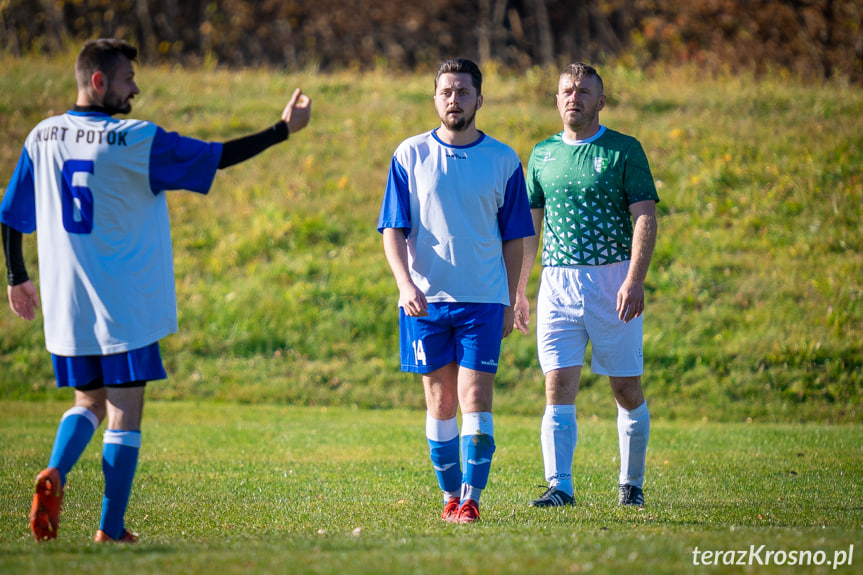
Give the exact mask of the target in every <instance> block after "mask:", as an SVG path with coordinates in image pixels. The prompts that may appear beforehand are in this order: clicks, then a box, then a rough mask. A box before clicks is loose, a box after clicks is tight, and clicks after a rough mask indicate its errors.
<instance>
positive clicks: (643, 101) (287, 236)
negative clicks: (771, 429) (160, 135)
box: [0, 56, 863, 422]
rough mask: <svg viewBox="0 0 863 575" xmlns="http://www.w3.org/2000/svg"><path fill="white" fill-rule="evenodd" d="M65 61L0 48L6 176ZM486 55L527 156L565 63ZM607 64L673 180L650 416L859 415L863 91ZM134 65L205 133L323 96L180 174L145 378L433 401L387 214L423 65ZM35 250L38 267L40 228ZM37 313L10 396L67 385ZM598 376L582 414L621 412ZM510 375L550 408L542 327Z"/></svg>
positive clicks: (232, 389)
mask: <svg viewBox="0 0 863 575" xmlns="http://www.w3.org/2000/svg"><path fill="white" fill-rule="evenodd" d="M73 59H74V58H73V57H71V56H69V57H66V58H64V59H55V60H41V59H27V60H13V59H9V58H8V57H5V56H0V67H2V69H3V74H2V76H0V131H2V134H3V136H4V137H3V138H2V141H0V186H2V185H3V183H5V181H6V180H7V179H8V178H9V176H10V175H11V172H12V170H13V169H14V166H15V162H16V161H17V158H18V155H19V153H20V149H21V145H22V144H23V141H24V138H25V137H26V135H27V133H28V131H29V130H30V128H32V126H33V125H35V123H36V122H38V121H39V120H40V119H41V118H42V117H44V116H46V115H48V114H52V113H59V112H62V111H64V110H65V109H67V108H68V107H69V106H70V105H71V103H72V101H73V98H74V93H75V89H74V82H73V76H72V73H71V66H72V61H73ZM485 72H486V75H487V79H486V83H485V85H484V92H485V94H486V96H485V98H486V100H485V106H484V107H483V109H482V110H481V111H480V112H479V114H478V126H479V127H480V129H482V130H484V131H486V132H488V133H489V134H491V135H493V136H495V137H497V138H498V139H501V140H503V141H505V142H507V143H509V144H510V145H512V146H513V147H514V148H515V149H516V151H517V152H518V153H519V155H520V156H521V158H522V161H523V162H524V163H525V164H526V163H527V158H528V155H529V153H530V150H531V148H532V146H533V144H534V143H536V142H537V141H539V140H540V139H542V138H544V137H546V136H547V135H550V134H551V133H553V132H556V131H558V130H559V129H560V123H559V118H558V116H557V112H556V110H555V108H554V106H553V99H552V94H553V92H554V89H555V85H556V74H555V73H554V72H553V71H552V72H541V71H538V70H537V71H535V72H533V73H531V74H528V75H526V76H523V77H509V76H507V75H505V74H503V73H502V72H503V71H496V70H494V69H492V68H487V69H486V70H485ZM600 72H602V73H603V75H604V79H605V81H606V87H607V93H608V95H609V105H608V106H607V108H606V110H605V111H604V112H603V113H602V118H601V119H602V122H603V123H604V124H606V125H608V126H609V127H611V128H614V129H618V130H620V131H623V132H627V133H630V134H632V135H634V136H636V137H638V138H639V139H640V140H641V141H642V143H643V144H644V147H645V149H646V151H647V155H648V158H649V159H650V161H651V166H652V169H653V171H654V175H655V177H656V179H657V181H658V184H659V186H660V190H659V191H660V196H661V198H662V201H661V203H660V204H659V209H660V231H659V240H658V245H657V249H656V254H655V257H654V261H653V266H652V268H651V272H650V274H649V276H648V290H649V293H648V309H647V315H646V322H645V361H646V366H645V368H646V373H645V377H644V380H645V386H646V390H647V393H648V396H649V400H650V402H651V411H652V412H653V413H654V414H655V417H660V418H661V417H665V418H676V417H683V418H697V419H705V418H706V419H710V420H735V421H739V420H745V419H747V418H752V419H755V420H770V421H797V420H816V421H858V422H859V421H861V420H863V403H861V395H863V394H861V387H863V385H861V380H863V372H861V366H863V347H861V342H863V271H861V270H863V256H861V250H863V232H861V227H860V222H861V211H863V208H861V204H863V168H861V166H863V92H861V90H860V89H859V88H855V87H850V86H847V85H843V84H842V83H840V82H837V83H832V84H828V85H822V84H819V83H812V82H809V81H806V80H804V81H798V80H793V79H788V78H781V77H776V78H768V79H761V80H758V81H756V80H753V79H752V78H750V77H734V76H727V77H721V78H704V77H700V76H699V75H698V74H696V73H695V72H693V71H691V70H667V71H664V72H662V73H659V74H656V75H654V76H651V77H646V76H644V75H642V74H641V73H639V72H638V71H633V70H627V69H623V68H611V67H609V68H606V69H604V70H600ZM138 80H139V85H140V86H141V89H142V94H141V95H140V96H139V97H138V98H137V99H136V103H135V112H134V115H135V116H136V117H140V118H145V119H149V120H153V121H155V122H157V123H159V124H160V125H162V126H164V127H165V128H167V129H169V130H177V131H180V132H182V133H184V134H186V135H191V136H196V137H199V138H202V139H213V140H226V139H230V138H233V137H237V136H241V135H244V134H246V133H249V132H251V131H253V130H257V129H261V128H263V127H265V126H267V125H269V124H270V123H272V122H273V121H275V119H277V118H278V115H279V113H280V111H281V109H282V107H283V106H284V103H285V101H286V99H287V98H288V97H289V95H290V92H291V90H292V89H293V88H294V87H295V86H301V87H303V88H304V89H305V90H306V91H307V92H308V93H309V94H310V95H311V96H312V98H313V100H314V104H313V105H314V118H313V121H312V125H311V126H310V127H309V128H308V129H307V130H306V131H304V132H302V133H300V134H298V135H296V137H293V138H291V141H289V142H288V143H287V144H284V145H282V146H279V147H277V148H274V149H272V150H268V151H267V152H265V153H264V154H263V155H262V156H260V157H258V158H255V159H254V160H252V161H250V162H247V163H245V164H242V165H239V166H236V167H234V168H232V169H231V170H228V171H225V172H221V173H220V174H219V175H218V176H217V180H216V184H215V186H214V188H213V190H212V192H211V193H210V195H209V196H208V197H201V196H198V195H195V194H189V193H185V192H172V193H171V196H170V200H169V201H170V206H171V213H172V221H173V229H174V248H175V267H176V274H177V291H178V303H179V313H180V333H179V334H176V335H174V336H171V337H169V338H167V339H165V340H164V341H163V344H162V346H163V356H164V358H165V360H166V366H167V368H168V370H169V373H170V379H168V380H167V381H166V382H160V383H157V384H153V385H152V386H151V388H150V390H149V392H148V393H149V394H150V397H154V398H161V399H174V398H212V399H217V400H227V401H241V402H254V403H259V402H260V403H268V402H285V403H293V404H302V405H315V404H317V405H323V404H344V405H357V406H360V407H391V406H400V407H418V406H421V405H422V394H421V389H420V387H419V385H418V382H417V380H416V379H415V378H414V377H413V376H409V375H405V374H401V373H400V372H399V370H398V339H397V311H396V302H395V300H396V296H397V291H396V288H395V285H394V282H393V281H392V278H391V276H390V273H389V270H388V268H387V265H386V262H385V259H384V257H383V252H382V249H381V241H380V237H379V234H378V233H377V231H376V230H375V223H376V220H377V212H378V208H379V205H380V198H381V194H382V191H383V188H384V185H385V182H386V175H387V169H388V166H389V162H390V157H391V154H392V151H393V150H394V149H395V147H396V146H397V145H398V143H399V142H400V141H401V140H402V139H403V138H405V137H407V136H409V135H412V134H415V133H418V132H420V131H423V130H427V129H430V128H432V127H434V126H435V125H436V121H435V120H436V116H435V114H434V110H433V107H432V104H431V92H432V75H431V74H430V73H426V74H422V75H417V76H403V75H392V74H389V73H387V72H386V71H378V72H375V73H370V74H364V75H358V74H353V73H348V72H345V73H340V74H334V75H327V76H319V75H314V74H307V75H290V76H286V75H283V74H279V73H271V72H264V71H254V70H248V71H241V72H236V71H231V72H229V71H223V70H195V71H190V70H181V69H168V68H160V69H156V68H146V67H144V68H142V69H140V70H139V71H138ZM25 251H26V254H27V258H28V262H29V266H30V270H31V274H32V275H36V263H35V262H36V258H35V241H34V239H33V238H27V239H26V240H25ZM538 272H539V267H538V266H536V268H535V270H534V280H533V282H532V284H531V286H530V291H531V293H532V294H535V292H536V289H537V278H538ZM41 330H42V325H41V320H37V321H35V322H33V323H25V322H23V321H21V320H19V319H17V318H15V317H14V316H13V314H12V313H11V311H10V310H9V309H8V307H6V306H4V308H3V311H0V396H2V397H4V398H19V399H20V398H35V399H39V398H44V397H49V396H50V397H56V396H57V393H56V392H54V391H52V389H53V379H52V372H51V367H50V361H49V358H48V355H47V352H46V351H45V350H44V343H43V338H42V333H41ZM585 371H586V373H585V380H584V382H583V386H582V387H583V391H582V395H581V396H580V398H579V400H578V404H579V410H580V412H581V413H588V414H590V413H596V414H608V413H611V412H612V411H613V409H614V406H613V402H612V400H611V395H610V392H609V390H608V389H607V383H606V381H605V379H604V378H599V377H596V376H594V375H592V374H590V372H589V370H585ZM497 389H498V392H497V395H496V399H495V402H496V409H497V410H498V411H501V412H510V413H539V412H540V411H541V409H542V402H543V394H542V376H541V374H540V372H539V368H538V363H537V360H536V351H535V340H534V335H533V334H531V335H530V336H528V337H523V336H521V335H520V334H517V335H515V336H513V337H511V338H510V339H509V340H507V341H506V342H505V344H504V351H503V357H502V363H501V370H500V374H499V377H498V388H497Z"/></svg>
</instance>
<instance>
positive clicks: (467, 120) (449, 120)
mask: <svg viewBox="0 0 863 575" xmlns="http://www.w3.org/2000/svg"><path fill="white" fill-rule="evenodd" d="M474 118H476V110H474V111H473V113H472V114H471V115H470V116H468V115H466V114H462V115H461V116H456V117H452V116H449V115H445V116H444V120H443V124H444V126H446V127H447V129H448V130H452V131H453V132H461V131H463V130H465V129H467V127H468V126H470V125H471V124H473V120H474Z"/></svg>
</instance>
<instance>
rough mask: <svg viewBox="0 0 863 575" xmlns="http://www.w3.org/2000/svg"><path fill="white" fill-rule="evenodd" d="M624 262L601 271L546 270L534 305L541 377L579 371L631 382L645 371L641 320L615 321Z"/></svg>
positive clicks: (597, 268)
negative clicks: (566, 370) (587, 358)
mask: <svg viewBox="0 0 863 575" xmlns="http://www.w3.org/2000/svg"><path fill="white" fill-rule="evenodd" d="M628 271H629V261H625V262H620V263H616V264H609V265H605V266H574V267H545V268H543V270H542V280H541V283H540V286H539V297H538V298H537V304H536V315H537V333H536V340H537V345H536V347H537V351H538V353H539V365H540V367H541V368H542V372H543V373H544V374H545V373H548V372H549V371H553V370H556V369H562V368H565V367H574V366H580V365H584V354H585V351H586V350H587V342H588V341H590V342H591V361H590V369H591V370H592V371H593V372H594V373H597V374H599V375H610V376H615V377H630V376H635V375H641V374H642V373H643V371H644V355H643V352H642V347H641V346H642V339H643V337H642V335H643V334H642V317H641V316H639V317H637V318H635V319H633V320H631V321H630V322H629V323H624V322H623V321H622V320H621V319H619V317H618V311H617V310H616V309H615V307H617V291H618V290H619V289H620V286H621V285H622V284H623V281H624V280H625V279H626V274H627V272H628Z"/></svg>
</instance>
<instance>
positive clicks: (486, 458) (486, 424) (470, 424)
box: [461, 411, 495, 499]
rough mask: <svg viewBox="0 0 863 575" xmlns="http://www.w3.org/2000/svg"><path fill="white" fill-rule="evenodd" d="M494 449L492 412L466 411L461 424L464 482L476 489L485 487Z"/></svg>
mask: <svg viewBox="0 0 863 575" xmlns="http://www.w3.org/2000/svg"><path fill="white" fill-rule="evenodd" d="M494 449H495V447H494V420H493V418H492V415H491V413H490V412H488V411H482V412H474V413H465V414H464V415H463V416H462V424H461V450H462V457H463V458H464V461H465V466H464V478H463V480H462V481H463V483H466V484H467V485H469V486H471V487H474V488H476V489H480V490H481V489H485V486H486V483H488V472H489V470H490V469H491V456H492V454H494ZM476 493H477V497H478V496H479V494H478V492H476ZM472 499H475V498H472Z"/></svg>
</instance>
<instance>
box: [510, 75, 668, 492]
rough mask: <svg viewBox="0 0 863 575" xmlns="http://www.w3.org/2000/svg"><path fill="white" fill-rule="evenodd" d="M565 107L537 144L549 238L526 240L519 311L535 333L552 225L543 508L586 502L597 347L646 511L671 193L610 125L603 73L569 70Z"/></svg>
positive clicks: (630, 141) (542, 332) (542, 355)
mask: <svg viewBox="0 0 863 575" xmlns="http://www.w3.org/2000/svg"><path fill="white" fill-rule="evenodd" d="M556 99H557V109H558V111H559V112H560V117H561V120H562V121H563V131H562V132H560V133H558V134H555V135H554V136H551V137H550V138H548V139H546V140H543V141H542V142H540V143H539V144H537V145H536V146H535V147H534V149H533V152H532V153H531V156H530V161H529V162H528V168H527V178H526V180H527V182H526V183H527V191H528V196H529V198H530V207H531V213H532V215H533V221H534V227H535V229H536V230H537V235H535V236H533V237H530V238H525V246H524V256H525V257H524V265H523V267H522V273H521V277H520V281H519V286H518V291H517V295H516V304H515V308H514V316H515V320H514V321H515V327H516V328H517V329H518V330H520V331H521V332H523V333H527V331H528V321H529V317H530V316H529V314H530V305H529V303H528V301H527V296H526V290H527V283H528V277H529V276H530V270H531V268H532V267H533V262H534V260H535V259H536V253H537V250H538V249H539V236H540V234H539V230H540V227H542V240H543V241H542V244H543V248H542V265H543V270H542V279H541V283H540V288H539V295H538V298H537V317H538V320H537V349H538V354H539V362H540V367H541V368H542V371H543V373H544V374H545V396H546V408H545V413H544V415H543V418H542V426H541V432H540V443H541V445H542V456H543V462H544V465H545V476H546V479H547V480H548V483H549V487H548V490H547V491H546V492H545V493H544V494H543V495H542V496H541V497H539V498H538V499H536V500H534V501H532V502H531V505H532V506H534V507H557V506H562V505H571V504H573V503H574V495H575V494H574V487H573V481H572V461H573V452H574V450H575V446H576V441H577V439H578V427H577V424H576V417H575V397H576V395H577V394H578V386H579V380H580V377H581V368H582V365H583V364H584V354H585V350H586V348H587V344H588V342H590V345H591V352H592V354H591V369H592V370H593V372H594V373H597V374H600V375H607V376H608V377H609V380H610V384H611V390H612V392H613V394H614V399H615V400H616V402H617V410H618V418H617V428H618V435H619V440H620V477H619V481H618V486H619V496H618V502H619V503H620V504H621V505H637V506H641V505H643V504H644V495H643V492H642V484H643V481H644V466H645V458H646V454H647V440H648V436H649V434H650V415H649V413H648V410H647V403H646V402H645V399H644V393H643V391H642V386H641V375H642V373H643V366H644V361H643V355H642V313H643V311H644V280H645V276H646V275H647V270H648V267H649V266H650V259H651V257H652V255H653V247H654V244H655V242H656V227H657V226H656V203H657V202H658V201H659V196H658V195H657V193H656V186H655V184H654V181H653V176H652V175H651V173H650V167H649V165H648V162H647V157H646V156H645V154H644V150H643V149H642V147H641V144H640V143H639V142H638V140H636V139H635V138H632V137H630V136H626V135H624V134H621V133H619V132H615V131H614V130H610V129H608V128H606V127H605V126H603V125H601V124H600V123H599V112H600V111H601V110H602V109H603V108H604V107H605V104H606V99H605V94H604V89H603V83H602V78H601V77H600V76H599V74H598V73H597V71H596V70H595V69H594V68H593V67H591V66H588V65H586V64H583V63H577V64H571V65H570V66H568V67H567V68H566V69H565V70H564V71H563V72H562V73H561V75H560V78H559V80H558V91H557V96H556Z"/></svg>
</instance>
